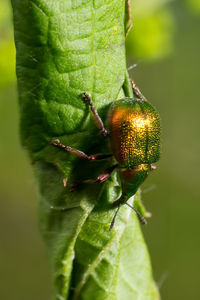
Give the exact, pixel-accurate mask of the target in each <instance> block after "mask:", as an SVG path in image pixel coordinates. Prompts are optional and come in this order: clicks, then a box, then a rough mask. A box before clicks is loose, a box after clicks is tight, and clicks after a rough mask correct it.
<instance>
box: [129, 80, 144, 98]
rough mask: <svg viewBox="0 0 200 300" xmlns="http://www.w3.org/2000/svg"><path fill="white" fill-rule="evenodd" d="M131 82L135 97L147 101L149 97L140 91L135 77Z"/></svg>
mask: <svg viewBox="0 0 200 300" xmlns="http://www.w3.org/2000/svg"><path fill="white" fill-rule="evenodd" d="M131 84H132V89H133V94H134V95H135V97H136V98H138V99H140V100H142V101H147V99H146V98H145V97H144V96H143V95H142V93H141V92H140V90H139V88H138V87H137V85H136V84H135V81H134V80H133V79H131Z"/></svg>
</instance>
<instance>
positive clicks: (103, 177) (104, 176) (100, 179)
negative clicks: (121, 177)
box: [70, 164, 118, 192]
mask: <svg viewBox="0 0 200 300" xmlns="http://www.w3.org/2000/svg"><path fill="white" fill-rule="evenodd" d="M117 167H118V164H116V165H114V166H112V167H110V168H108V169H106V170H105V172H104V173H102V174H100V175H99V176H98V177H97V178H95V179H86V180H82V181H79V182H76V183H74V184H72V186H71V189H70V190H71V192H73V191H75V190H76V189H77V188H78V187H79V186H80V185H82V184H85V183H89V184H92V183H102V182H104V181H105V180H107V179H108V177H109V176H110V175H111V173H112V172H113V171H114V170H115V169H116V168H117Z"/></svg>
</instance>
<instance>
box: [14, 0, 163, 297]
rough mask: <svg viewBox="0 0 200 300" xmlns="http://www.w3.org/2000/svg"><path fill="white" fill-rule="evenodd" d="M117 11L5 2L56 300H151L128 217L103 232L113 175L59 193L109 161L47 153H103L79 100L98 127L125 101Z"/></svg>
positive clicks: (116, 4)
mask: <svg viewBox="0 0 200 300" xmlns="http://www.w3.org/2000/svg"><path fill="white" fill-rule="evenodd" d="M125 2H126V1H122V0H112V1H111V0H98V1H91V0H73V1H70V0H59V1H58V0H56V1H55V0H32V1H30V0H13V1H12V5H13V11H14V25H15V42H16V49H17V77H18V88H19V100H20V113H21V139H22V144H23V146H24V147H25V148H26V149H27V150H28V152H29V154H30V159H31V161H32V162H33V168H34V170H35V174H36V178H37V181H38V186H39V192H40V202H39V219H40V228H41V232H42V235H43V237H44V240H45V243H46V246H47V251H48V255H49V259H50V264H51V272H52V282H53V291H52V293H53V299H57V300H64V299H65V300H66V299H72V300H75V299H87V300H90V299H91V300H92V299H95V300H100V299H109V300H110V299H111V300H114V299H116V300H117V299H127V300H129V299H130V300H134V299H149V300H151V299H152V300H154V299H158V295H157V292H156V289H155V286H154V283H153V279H152V273H151V266H150V262H149V257H148V253H147V250H146V246H145V244H144V241H143V238H142V235H141V231H140V229H139V225H138V220H137V218H136V216H135V215H134V213H132V212H131V211H130V210H129V209H128V208H127V207H122V209H121V210H120V213H119V216H118V218H117V221H116V225H115V227H114V229H113V230H112V231H111V232H110V231H109V230H108V229H109V222H110V221H111V219H112V217H113V214H114V210H113V208H112V206H111V203H112V202H113V201H114V200H116V198H117V197H119V195H120V186H119V182H118V178H117V174H116V172H113V175H112V176H111V178H110V179H109V180H107V182H105V183H103V184H101V185H98V184H94V185H84V186H82V187H80V189H78V190H77V191H75V192H73V193H72V192H70V191H69V188H68V187H69V186H70V184H71V183H73V182H76V181H78V180H80V179H87V178H95V177H96V176H98V175H99V174H101V173H102V172H103V171H104V170H105V168H107V167H108V166H111V165H112V164H114V163H115V161H114V159H109V160H105V161H104V162H88V161H84V160H81V159H80V158H77V157H75V156H73V155H72V154H69V153H65V152H64V151H62V150H60V149H57V148H54V147H53V146H51V145H50V144H49V142H50V141H51V140H52V139H53V138H59V139H60V140H61V142H62V143H64V144H66V145H69V146H71V147H73V148H77V149H80V150H82V151H84V152H86V153H88V154H94V153H108V152H109V151H110V150H109V143H108V140H107V139H104V138H103V137H102V136H101V135H100V134H99V132H98V130H97V129H96V127H95V124H94V122H93V120H92V118H91V117H90V112H89V108H88V107H87V105H85V104H84V103H83V102H82V99H81V95H82V93H83V92H88V93H90V94H91V96H92V99H93V102H94V103H95V105H96V107H97V109H98V111H99V113H100V115H101V117H102V119H103V120H104V121H105V122H106V115H107V111H108V108H109V104H110V103H112V102H113V101H115V100H116V99H118V98H121V97H123V96H127V97H130V96H132V91H131V89H130V83H129V79H128V76H127V71H126V58H125V46H124V43H125V22H126V21H125ZM63 180H65V182H67V187H64V186H63ZM131 201H133V199H132V200H130V202H131ZM52 206H53V208H52ZM60 208H61V209H60ZM62 208H63V209H62Z"/></svg>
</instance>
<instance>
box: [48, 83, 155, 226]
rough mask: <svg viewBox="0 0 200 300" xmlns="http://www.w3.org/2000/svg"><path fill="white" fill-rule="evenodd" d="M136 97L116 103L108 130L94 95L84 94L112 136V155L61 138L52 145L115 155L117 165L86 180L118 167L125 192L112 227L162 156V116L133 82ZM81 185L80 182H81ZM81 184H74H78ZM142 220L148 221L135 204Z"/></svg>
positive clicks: (101, 177) (101, 126) (97, 120)
mask: <svg viewBox="0 0 200 300" xmlns="http://www.w3.org/2000/svg"><path fill="white" fill-rule="evenodd" d="M132 85H133V92H134V96H135V98H124V99H120V100H117V101H116V102H114V103H113V104H112V105H111V107H110V109H109V112H108V120H107V121H108V122H107V123H108V130H107V129H106V128H105V127H104V124H103V122H102V120H101V118H100V116H99V115H98V112H97V110H96V108H95V106H94V105H93V102H92V99H91V96H90V95H89V94H88V93H83V100H84V101H85V102H86V103H88V104H89V106H90V108H91V111H92V114H93V117H94V120H95V123H96V125H97V127H98V128H99V129H100V131H101V133H102V134H103V136H108V137H109V142H110V148H111V151H112V154H108V155H90V156H88V155H87V154H85V153H84V152H82V151H80V150H77V149H73V148H71V147H70V146H65V145H63V144H62V143H61V142H60V141H59V140H53V141H52V142H51V144H52V145H53V146H55V147H58V148H61V149H63V150H65V151H67V152H71V153H73V154H75V155H77V156H79V157H81V158H84V159H88V160H100V159H105V158H108V157H110V156H112V155H113V156H114V157H115V159H116V161H117V164H115V165H114V166H112V167H110V168H109V169H108V170H106V172H105V173H104V174H101V175H99V176H98V177H97V178H96V179H90V180H84V181H82V182H85V183H95V182H103V181H105V180H106V179H107V178H108V177H109V176H110V175H111V173H112V171H113V170H115V169H117V170H118V172H119V176H120V180H121V186H122V194H121V197H120V198H119V199H117V200H116V201H115V202H114V203H113V205H114V206H116V207H117V210H116V212H115V215H114V217H113V219H112V222H111V226H110V230H111V229H112V227H113V225H114V222H115V218H116V216H117V213H118V211H119V209H120V207H121V205H123V204H127V205H128V206H130V205H129V204H128V203H127V201H128V199H129V198H130V197H131V196H133V195H134V194H135V193H136V191H137V190H138V188H139V186H140V185H141V184H142V183H143V181H144V180H145V178H146V177H147V175H148V173H149V171H151V170H154V169H155V168H156V167H155V166H153V165H152V164H153V163H155V162H157V161H158V159H159V156H160V117H159V114H158V112H157V111H156V109H155V108H154V107H153V106H152V105H151V104H150V103H149V102H147V101H146V99H145V98H144V96H143V95H142V94H141V93H140V91H139V89H138V88H137V87H136V85H135V83H134V82H132ZM78 184H80V183H78ZM78 184H75V185H73V187H74V188H75V187H77V185H78ZM130 207H131V208H132V209H133V210H134V211H135V212H136V213H137V215H138V217H139V219H140V221H141V222H142V223H144V224H145V223H146V220H145V219H144V217H143V216H141V215H140V213H139V212H138V211H137V210H136V209H135V208H134V207H132V206H130Z"/></svg>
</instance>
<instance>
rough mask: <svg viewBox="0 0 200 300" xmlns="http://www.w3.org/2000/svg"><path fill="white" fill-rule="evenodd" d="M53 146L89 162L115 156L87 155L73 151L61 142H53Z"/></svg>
mask: <svg viewBox="0 0 200 300" xmlns="http://www.w3.org/2000/svg"><path fill="white" fill-rule="evenodd" d="M51 145H53V146H54V147H58V148H60V149H63V150H64V151H66V152H70V153H73V154H75V155H76V156H78V157H81V158H84V159H88V160H101V159H105V158H108V157H111V156H113V154H100V155H87V154H85V153H84V152H82V151H80V150H77V149H73V148H71V147H69V146H65V145H63V144H62V143H61V142H60V141H59V140H53V141H51Z"/></svg>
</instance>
